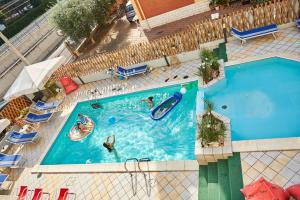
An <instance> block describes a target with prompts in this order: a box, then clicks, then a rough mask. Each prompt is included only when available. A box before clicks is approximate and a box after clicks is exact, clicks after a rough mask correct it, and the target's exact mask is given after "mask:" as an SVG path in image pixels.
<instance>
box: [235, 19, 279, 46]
mask: <svg viewBox="0 0 300 200" xmlns="http://www.w3.org/2000/svg"><path fill="white" fill-rule="evenodd" d="M276 32H278V27H277V25H276V24H270V25H267V26H262V27H259V28H254V29H251V30H248V31H239V30H238V29H236V28H231V33H232V35H233V36H234V37H236V38H238V39H240V40H241V41H242V44H243V43H244V42H246V40H247V39H250V38H256V37H259V36H263V35H268V34H272V35H273V37H274V38H275V39H276V36H275V33H276Z"/></svg>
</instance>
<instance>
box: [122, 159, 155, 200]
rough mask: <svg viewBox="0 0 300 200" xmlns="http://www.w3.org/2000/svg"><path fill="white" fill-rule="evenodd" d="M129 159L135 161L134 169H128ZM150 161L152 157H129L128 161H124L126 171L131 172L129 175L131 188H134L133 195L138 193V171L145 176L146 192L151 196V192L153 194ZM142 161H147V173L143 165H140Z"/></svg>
mask: <svg viewBox="0 0 300 200" xmlns="http://www.w3.org/2000/svg"><path fill="white" fill-rule="evenodd" d="M128 161H133V163H134V171H130V170H128V168H127V162H128ZM149 161H150V158H140V159H137V158H128V159H126V161H125V163H124V168H125V170H126V172H127V173H129V175H130V182H131V189H132V193H133V196H135V195H136V193H137V173H138V172H140V173H142V174H143V176H144V180H145V185H146V192H147V195H148V196H149V197H150V194H151V178H150V171H149V165H148V162H149ZM141 162H147V168H148V173H145V172H144V171H143V170H142V169H141V166H140V163H141ZM136 163H137V165H136ZM137 168H138V170H137ZM147 176H148V177H147Z"/></svg>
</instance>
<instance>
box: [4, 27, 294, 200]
mask: <svg viewBox="0 0 300 200" xmlns="http://www.w3.org/2000/svg"><path fill="white" fill-rule="evenodd" d="M271 52H276V53H286V54H290V55H294V56H299V57H300V33H299V30H297V29H296V28H286V29H284V30H281V31H280V33H279V34H278V38H277V40H273V38H272V37H271V36H266V37H261V38H257V39H253V40H249V41H248V42H247V43H246V45H244V46H241V45H240V42H239V41H237V40H233V41H230V42H229V43H228V44H227V53H228V58H229V61H235V60H239V59H244V58H247V57H250V56H256V55H263V54H268V53H271ZM198 63H199V60H195V61H190V62H187V63H182V64H180V65H178V66H172V67H165V68H159V69H154V70H153V71H152V72H151V73H149V74H148V75H147V76H135V77H132V78H129V79H128V81H119V80H116V79H114V80H110V79H107V80H102V81H98V82H93V83H89V84H85V85H83V86H81V87H80V88H79V89H78V90H77V91H76V92H74V93H73V94H71V95H69V96H68V97H66V99H65V102H64V104H63V106H62V107H61V110H62V111H61V112H58V113H56V114H55V116H54V117H53V118H52V119H51V120H50V121H49V123H47V124H44V125H42V126H41V127H40V128H39V132H40V135H41V140H40V141H39V143H38V144H27V145H25V146H24V148H23V149H22V151H21V153H22V154H23V155H24V156H25V157H26V159H27V162H26V164H25V167H26V168H25V169H11V170H10V174H11V179H12V180H14V181H15V184H14V188H13V190H12V192H11V194H12V195H11V197H12V198H13V197H14V196H13V195H15V194H16V192H17V190H18V188H19V186H20V185H28V186H29V187H30V188H32V189H33V188H36V187H42V188H44V190H45V191H46V192H50V193H51V194H52V195H53V194H55V193H56V192H57V191H58V190H59V188H61V187H69V188H70V189H71V192H75V193H76V194H77V199H86V200H89V199H197V196H198V189H197V188H198V171H197V170H195V171H186V172H183V171H180V172H179V171H169V172H151V173H150V177H151V194H150V197H149V196H148V195H147V189H146V186H145V179H144V175H143V174H142V173H138V174H137V180H138V181H137V194H136V195H135V196H134V197H133V195H132V186H131V177H130V175H129V174H128V173H126V174H125V173H99V172H97V173H47V174H46V173H43V174H32V173H31V170H32V168H33V167H34V166H35V165H37V164H38V162H39V160H40V159H41V157H43V154H44V153H45V149H47V148H48V147H49V145H51V143H52V141H53V140H54V139H55V137H56V135H57V133H58V131H59V129H60V127H61V126H62V125H63V124H64V121H65V120H66V118H67V116H68V114H70V112H71V111H72V108H73V107H74V105H75V103H76V102H77V101H82V100H87V99H92V98H98V97H104V96H110V95H116V94H122V93H128V92H133V91H136V90H140V89H144V88H152V87H157V86H163V85H166V84H168V83H170V84H172V83H177V82H181V81H186V80H194V79H196V76H195V75H194V74H195V71H196V67H197V66H198ZM175 75H178V77H177V78H176V79H175V80H174V79H173V77H174V76H175ZM185 75H188V76H189V79H186V80H184V79H183V78H182V77H183V76H185ZM167 78H169V81H168V83H166V82H165V80H166V79H167ZM95 88H98V89H99V90H100V93H102V95H99V94H95V95H91V94H90V92H89V91H90V90H91V89H95ZM113 88H122V89H121V90H120V91H112V89H113ZM299 146H300V145H299ZM299 149H300V147H299ZM299 152H300V151H284V152H279V154H278V156H277V157H276V158H273V157H272V159H273V160H272V163H275V164H273V165H276V166H277V168H276V167H274V168H272V163H270V164H265V165H262V164H261V163H264V162H268V163H269V162H270V159H269V157H268V159H267V160H268V161H265V160H264V159H265V158H266V156H263V155H268V152H263V153H262V154H263V155H261V153H258V154H260V155H261V156H260V157H259V156H258V157H257V158H256V160H255V162H254V161H253V159H252V161H251V163H250V164H249V163H248V161H249V159H248V158H247V157H249V158H250V160H251V158H252V157H251V156H249V155H252V154H254V153H251V154H249V153H247V152H244V153H242V154H241V157H242V167H243V177H244V183H249V182H250V181H251V180H254V179H256V178H257V177H258V176H259V174H262V175H264V176H267V178H269V179H270V180H273V182H274V183H277V184H279V185H282V186H287V184H290V183H292V182H294V181H295V180H296V179H295V177H298V176H299V175H300V161H299V160H298V157H299V155H300V153H299ZM271 153H272V152H271ZM287 154H288V155H287ZM293 154H294V155H293ZM268 156H269V155H268ZM285 158H286V159H285ZM282 159H283V160H284V159H285V161H284V163H282V162H283V161H281V162H280V160H282ZM291 160H292V162H291ZM277 162H278V163H281V165H282V167H278V166H279V164H278V163H277ZM290 162H291V163H292V164H289V163H290ZM245 163H247V164H248V165H247V164H245ZM256 163H258V164H256ZM281 165H280V166H281ZM262 166H263V167H262ZM259 167H262V168H263V170H262V168H259ZM285 168H286V169H285ZM254 169H255V170H256V171H254ZM270 169H272V170H273V171H271V172H270ZM283 169H285V170H283ZM289 170H290V171H289ZM253 171H254V172H253ZM291 171H292V172H293V174H294V175H293V176H290V172H291ZM271 174H272V175H271ZM274 174H275V175H274ZM295 174H297V175H298V176H296V175H295ZM273 175H274V176H273ZM268 176H269V177H268ZM272 176H273V177H272ZM297 181H300V180H299V179H297ZM0 198H3V199H4V197H0ZM7 198H9V197H7Z"/></svg>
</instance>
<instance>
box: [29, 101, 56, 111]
mask: <svg viewBox="0 0 300 200" xmlns="http://www.w3.org/2000/svg"><path fill="white" fill-rule="evenodd" d="M61 102H62V101H52V102H49V103H45V102H43V101H38V102H36V103H35V104H34V105H32V107H31V108H33V109H34V110H37V111H45V110H51V109H55V108H57V107H58V106H59V105H60V104H61Z"/></svg>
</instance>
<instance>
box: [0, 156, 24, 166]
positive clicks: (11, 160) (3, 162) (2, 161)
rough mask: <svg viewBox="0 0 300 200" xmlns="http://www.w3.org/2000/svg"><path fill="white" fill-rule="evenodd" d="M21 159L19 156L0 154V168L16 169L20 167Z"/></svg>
mask: <svg viewBox="0 0 300 200" xmlns="http://www.w3.org/2000/svg"><path fill="white" fill-rule="evenodd" d="M22 164H23V159H22V156H21V155H19V154H15V155H7V154H3V153H0V167H18V166H22Z"/></svg>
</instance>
